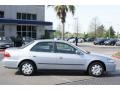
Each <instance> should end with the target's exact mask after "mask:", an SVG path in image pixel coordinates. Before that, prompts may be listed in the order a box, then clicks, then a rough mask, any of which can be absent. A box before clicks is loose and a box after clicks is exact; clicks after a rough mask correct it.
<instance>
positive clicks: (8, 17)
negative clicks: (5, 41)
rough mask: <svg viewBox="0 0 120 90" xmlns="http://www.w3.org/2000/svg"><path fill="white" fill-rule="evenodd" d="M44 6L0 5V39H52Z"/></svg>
mask: <svg viewBox="0 0 120 90" xmlns="http://www.w3.org/2000/svg"><path fill="white" fill-rule="evenodd" d="M53 32H54V30H52V22H47V21H45V6H44V5H37V6H36V5H0V37H13V36H14V37H16V36H22V37H30V38H34V39H40V38H53V37H54V34H53Z"/></svg>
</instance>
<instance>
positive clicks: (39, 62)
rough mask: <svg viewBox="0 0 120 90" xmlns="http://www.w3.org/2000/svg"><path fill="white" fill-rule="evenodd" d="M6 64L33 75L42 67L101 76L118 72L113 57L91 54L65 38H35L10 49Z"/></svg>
mask: <svg viewBox="0 0 120 90" xmlns="http://www.w3.org/2000/svg"><path fill="white" fill-rule="evenodd" d="M2 62H3V65H4V67H6V68H14V69H19V70H20V72H21V73H22V74H23V75H26V76H29V75H33V74H34V73H35V72H36V71H37V70H41V69H47V70H50V69H54V70H55V69H57V70H79V71H80V70H83V71H87V72H88V73H89V75H92V76H96V77H98V76H101V75H103V74H104V73H105V72H112V71H115V67H116V65H115V60H113V59H112V58H111V57H108V56H105V55H101V54H97V53H90V52H87V51H85V50H82V49H80V47H77V46H75V45H72V44H70V43H68V42H65V41H61V40H35V41H33V42H30V43H28V44H26V45H25V46H22V47H21V48H8V49H6V50H5V52H4V58H3V60H2Z"/></svg>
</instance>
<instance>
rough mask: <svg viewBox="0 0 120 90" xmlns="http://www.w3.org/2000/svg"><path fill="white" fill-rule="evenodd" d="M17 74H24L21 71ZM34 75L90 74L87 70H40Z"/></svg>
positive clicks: (16, 73)
mask: <svg viewBox="0 0 120 90" xmlns="http://www.w3.org/2000/svg"><path fill="white" fill-rule="evenodd" d="M15 75H22V74H21V73H20V72H19V71H17V72H15ZM33 76H88V74H87V73H86V72H85V71H76V70H40V71H38V72H37V73H35V74H34V75H33Z"/></svg>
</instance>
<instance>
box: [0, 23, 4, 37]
mask: <svg viewBox="0 0 120 90" xmlns="http://www.w3.org/2000/svg"><path fill="white" fill-rule="evenodd" d="M4 36H5V30H4V25H1V24H0V37H4Z"/></svg>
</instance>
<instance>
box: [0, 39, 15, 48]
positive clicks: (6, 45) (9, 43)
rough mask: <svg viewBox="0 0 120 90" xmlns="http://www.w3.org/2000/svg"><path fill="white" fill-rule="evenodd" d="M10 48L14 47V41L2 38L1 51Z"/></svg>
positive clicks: (0, 40) (0, 42)
mask: <svg viewBox="0 0 120 90" xmlns="http://www.w3.org/2000/svg"><path fill="white" fill-rule="evenodd" d="M10 47H14V43H13V42H12V40H11V39H10V38H7V37H0V49H6V48H10Z"/></svg>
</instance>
